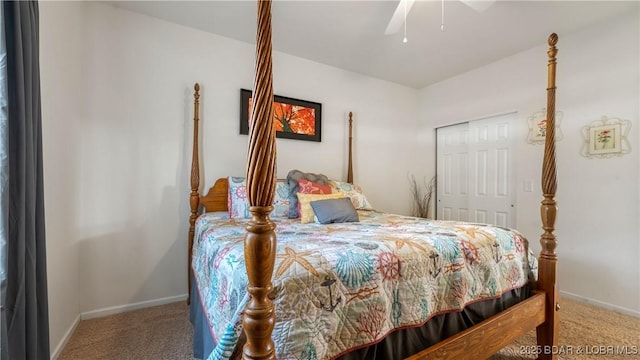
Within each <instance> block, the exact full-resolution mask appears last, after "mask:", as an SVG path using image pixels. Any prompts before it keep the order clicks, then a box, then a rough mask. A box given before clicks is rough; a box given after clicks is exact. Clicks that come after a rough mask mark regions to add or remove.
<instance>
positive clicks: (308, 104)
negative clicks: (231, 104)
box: [240, 89, 322, 142]
mask: <svg viewBox="0 0 640 360" xmlns="http://www.w3.org/2000/svg"><path fill="white" fill-rule="evenodd" d="M251 95H252V91H251V90H247V89H240V134H244V135H248V134H249V116H250V114H249V100H250V99H251ZM273 101H274V117H276V119H274V122H275V121H279V122H280V123H282V122H283V121H286V120H284V119H278V118H277V117H278V111H276V108H275V106H278V105H277V104H284V105H293V106H295V107H303V108H305V109H310V110H313V116H314V120H313V127H312V128H313V131H312V132H313V133H312V134H306V133H298V132H295V130H294V129H292V128H291V126H289V123H288V121H287V126H288V129H290V130H291V131H285V130H282V131H281V130H276V137H277V138H284V139H294V140H306V141H316V142H320V141H322V136H321V132H322V131H321V130H322V104H320V103H317V102H313V101H306V100H300V99H294V98H290V97H286V96H278V95H274V96H273ZM281 109H282V108H281ZM297 111H299V110H296V112H297ZM287 113H288V114H290V113H289V112H287ZM274 126H275V124H274ZM284 126H285V125H284V124H283V127H284Z"/></svg>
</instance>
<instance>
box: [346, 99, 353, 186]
mask: <svg viewBox="0 0 640 360" xmlns="http://www.w3.org/2000/svg"><path fill="white" fill-rule="evenodd" d="M352 149H353V113H352V112H351V111H349V165H348V167H347V182H348V183H349V184H353V161H352V158H353V155H352Z"/></svg>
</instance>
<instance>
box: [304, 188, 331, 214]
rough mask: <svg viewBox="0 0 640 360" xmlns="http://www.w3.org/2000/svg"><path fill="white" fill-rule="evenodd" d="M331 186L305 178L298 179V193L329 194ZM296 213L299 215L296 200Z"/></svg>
mask: <svg viewBox="0 0 640 360" xmlns="http://www.w3.org/2000/svg"><path fill="white" fill-rule="evenodd" d="M332 192H333V191H332V189H331V186H329V185H322V184H318V183H315V182H313V181H309V180H306V179H298V193H299V194H331V193H332ZM298 215H300V203H299V202H298Z"/></svg>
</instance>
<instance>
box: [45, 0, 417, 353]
mask: <svg viewBox="0 0 640 360" xmlns="http://www.w3.org/2000/svg"><path fill="white" fill-rule="evenodd" d="M40 11H41V18H42V20H41V29H42V39H41V43H42V47H43V56H42V57H41V59H40V61H41V66H42V68H43V73H44V74H43V80H42V94H43V99H44V101H45V106H44V110H43V115H44V124H45V125H44V138H45V140H44V141H45V152H46V158H45V161H46V162H47V165H46V166H47V167H46V170H47V173H46V174H45V175H46V177H45V182H46V184H45V185H46V190H47V193H48V198H47V200H48V201H47V219H48V221H49V223H52V226H50V227H49V228H48V238H49V249H51V250H50V254H49V255H50V258H51V261H50V264H49V277H50V283H51V286H50V289H51V296H50V311H51V313H52V314H60V315H55V317H56V318H55V319H54V320H55V321H53V322H52V326H51V333H52V344H53V345H55V344H56V342H57V341H59V340H60V339H61V338H62V337H63V335H64V331H66V329H67V328H68V326H69V324H70V322H71V319H73V315H74V314H77V313H78V312H82V313H91V312H94V311H96V310H101V309H102V310H104V309H108V308H111V307H117V306H121V305H126V304H135V303H140V302H145V301H149V300H153V299H162V298H167V297H173V296H177V295H182V294H186V285H187V282H186V281H187V275H186V267H187V265H186V261H187V244H186V239H187V229H188V225H187V224H188V221H187V219H188V216H189V205H188V196H189V191H190V185H189V177H188V176H189V169H190V165H191V146H192V145H191V144H192V140H191V139H192V122H193V121H192V119H193V97H192V93H193V84H194V83H195V82H199V83H200V84H201V88H202V91H201V94H202V97H201V125H202V126H201V129H202V132H201V143H202V151H201V164H202V167H203V169H204V170H203V179H204V181H203V183H204V184H206V185H207V186H209V185H212V184H213V182H214V181H215V179H216V178H218V177H223V176H227V175H243V174H244V172H245V166H246V165H245V164H246V144H247V140H248V138H247V136H245V135H239V98H240V94H239V93H240V91H239V90H240V88H251V87H252V84H253V71H254V69H253V65H254V51H255V50H254V46H253V45H251V44H246V43H242V42H238V41H235V40H231V39H228V38H224V37H220V36H216V35H212V34H208V33H205V32H202V31H198V30H194V29H190V28H186V27H182V26H178V25H175V24H171V23H168V22H165V21H161V20H157V19H153V18H150V17H146V16H141V15H138V14H134V13H131V12H128V11H123V10H120V9H116V8H113V7H111V6H109V5H105V4H100V3H90V2H68V3H67V2H44V3H42V4H41V8H40ZM44 50H46V52H45V51H44ZM45 55H46V56H45ZM63 70H64V71H63ZM274 77H275V84H274V90H275V93H276V94H278V95H283V96H289V97H295V98H300V99H306V100H311V101H316V102H320V103H322V105H323V108H322V121H323V123H322V142H320V143H315V142H306V141H296V140H288V139H278V140H277V146H278V159H277V160H278V176H279V177H281V178H282V177H285V176H286V174H287V172H288V171H289V170H291V169H294V168H298V169H301V170H305V171H313V172H321V173H325V174H327V175H328V176H329V177H331V178H337V179H341V178H342V179H344V178H346V155H347V121H346V114H347V113H348V112H349V111H353V112H354V114H355V116H354V142H355V149H354V152H355V154H354V156H355V164H354V172H355V180H356V182H357V183H359V184H361V185H362V187H363V189H364V191H365V194H367V195H368V197H369V200H370V201H371V202H372V203H373V204H374V206H375V207H376V208H378V209H380V210H385V211H391V212H399V213H408V212H409V211H410V207H411V200H410V195H409V189H408V186H405V185H408V182H407V173H408V172H410V171H414V170H415V168H414V167H415V166H416V165H415V164H419V162H418V161H417V159H416V158H412V156H411V155H409V154H416V151H415V149H416V141H415V133H416V130H417V128H418V122H417V120H418V119H417V118H418V116H417V113H418V111H417V110H418V104H417V100H418V93H417V91H416V90H415V89H411V88H407V87H403V86H399V85H396V84H392V83H388V82H384V81H380V80H376V79H372V78H368V77H365V76H361V75H357V74H354V73H350V72H347V71H343V70H340V69H336V68H332V67H329V66H325V65H321V64H318V63H314V62H311V61H308V60H304V59H300V58H296V57H293V56H289V55H285V54H281V53H274ZM382 169H384V170H382ZM204 184H203V188H204ZM398 184H400V186H399V187H398V186H397V185H398ZM49 199H51V200H50V201H49ZM49 223H48V224H49ZM58 317H60V319H57V318H58ZM65 326H66V327H65Z"/></svg>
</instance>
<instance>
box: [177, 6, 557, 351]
mask: <svg viewBox="0 0 640 360" xmlns="http://www.w3.org/2000/svg"><path fill="white" fill-rule="evenodd" d="M270 7H271V4H270V1H258V31H257V44H256V78H255V84H254V89H253V94H254V103H253V104H254V105H253V108H252V116H251V119H252V121H251V124H250V135H249V136H250V138H249V151H248V168H247V174H246V179H245V180H243V181H245V183H246V186H245V188H244V189H245V190H243V192H244V191H246V201H247V202H248V206H249V212H250V213H251V217H250V219H236V218H231V217H229V216H227V213H228V210H229V203H230V201H231V199H232V197H233V196H234V194H232V192H233V191H232V190H231V189H230V182H229V180H228V179H226V178H224V179H219V180H217V181H216V183H215V184H214V186H213V187H212V188H211V189H209V191H208V193H207V194H206V195H204V196H200V195H199V193H198V189H199V187H200V181H199V173H200V170H199V162H198V142H197V139H198V104H199V86H198V85H197V84H196V86H195V102H194V120H195V121H194V124H195V128H194V147H193V163H192V169H191V195H190V204H191V216H190V228H189V280H190V283H189V284H190V301H191V303H192V321H194V327H195V328H196V336H195V340H194V341H195V343H198V345H194V355H196V356H202V357H205V358H207V357H209V358H212V359H218V358H223V359H226V358H235V357H239V356H242V357H243V358H245V359H273V358H275V357H276V354H277V355H278V356H279V358H296V359H297V358H308V359H314V358H322V359H324V358H327V359H328V358H331V359H335V358H340V359H345V360H346V359H372V358H376V356H377V358H385V359H386V358H389V356H393V357H394V358H409V359H414V360H416V359H430V358H451V359H463V358H469V359H471V358H472V359H479V358H486V357H488V356H490V355H491V354H493V353H495V352H497V351H498V350H500V349H501V348H503V347H504V346H506V345H508V344H509V343H510V342H512V341H513V340H514V339H516V338H517V337H519V336H520V335H522V334H524V333H526V332H528V331H529V330H532V329H534V328H537V336H538V344H539V345H541V347H540V349H541V353H540V354H539V355H540V358H541V359H552V358H555V357H556V356H555V355H553V351H551V350H552V349H553V346H554V345H556V344H557V334H558V310H559V308H558V305H557V304H558V301H557V297H558V289H557V284H556V266H557V256H556V252H555V248H556V244H557V242H556V239H555V236H554V235H553V230H554V223H555V214H556V206H555V200H554V196H555V191H556V179H555V172H556V169H555V148H554V147H555V143H554V114H555V64H556V61H555V55H556V52H557V50H556V48H555V44H556V42H557V36H556V35H555V34H552V35H551V36H550V37H549V46H550V49H549V51H548V55H549V71H548V74H549V76H548V89H547V90H548V97H547V120H548V124H549V126H548V127H547V129H548V130H547V138H546V143H545V155H544V162H543V172H542V186H543V195H544V200H543V202H542V207H541V215H542V222H543V229H544V234H543V235H542V238H541V240H540V241H541V244H542V251H541V254H540V256H539V258H538V259H537V260H536V259H535V258H532V257H530V256H529V255H530V253H529V250H528V246H527V243H526V240H525V239H524V238H522V237H521V235H520V234H518V233H517V232H515V231H510V230H508V229H500V228H497V227H491V226H487V225H478V224H467V223H455V222H437V221H425V220H419V219H415V218H410V217H403V216H399V215H392V214H382V213H378V212H374V211H369V212H366V211H359V212H358V214H359V216H360V223H348V224H347V223H345V224H329V225H331V226H329V225H319V224H301V223H300V220H296V219H293V220H291V219H288V220H284V219H271V218H270V213H271V212H272V211H273V209H274V208H273V204H274V198H276V197H277V195H276V194H275V193H276V191H278V189H279V188H278V186H279V184H278V183H277V182H276V174H275V168H276V167H275V159H276V156H275V133H274V131H273V116H272V114H273V110H272V100H273V90H272V74H271V24H270V21H271V15H270ZM351 129H352V118H351V114H350V116H349V165H348V171H347V172H348V179H347V180H348V182H349V183H352V182H353V175H352V174H353V171H352V161H351V157H352V130H351ZM276 201H277V199H276ZM201 208H204V212H205V215H203V216H199V215H200V212H201ZM271 216H273V214H272V215H271ZM276 224H277V227H276ZM245 229H246V232H245ZM374 229H375V230H374ZM276 234H278V241H276ZM398 234H401V235H398ZM243 239H244V241H243ZM449 241H450V242H449ZM192 256H193V258H192ZM536 263H537V264H538V268H537V271H538V274H537V281H536V280H534V279H532V277H534V276H535V271H536ZM238 266H240V267H238ZM245 267H246V272H245V271H244V269H245ZM274 271H275V276H274ZM489 274H490V275H491V277H489ZM272 280H273V281H275V286H274V283H272ZM192 283H193V284H194V285H193V286H192V285H191V284H192ZM434 288H438V289H440V288H447V289H449V290H448V291H449V292H447V293H439V292H436V290H434ZM407 289H410V290H407ZM414 293H415V294H418V295H411V294H414ZM274 303H275V305H274ZM245 305H246V306H245ZM276 314H278V316H277V318H276ZM427 320H429V321H427ZM274 328H275V330H274ZM272 334H273V336H276V341H275V343H274V341H273V340H272ZM416 334H417V335H416ZM200 337H202V338H206V339H204V340H202V341H204V342H207V341H210V342H211V341H212V342H213V343H212V344H208V345H207V344H203V343H201V342H200V341H201V339H200ZM243 343H244V346H243V347H242V348H241V345H242V344H243ZM545 346H546V348H545ZM196 347H198V348H199V349H196ZM545 349H546V350H548V351H544V350H545ZM372 354H374V355H372Z"/></svg>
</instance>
